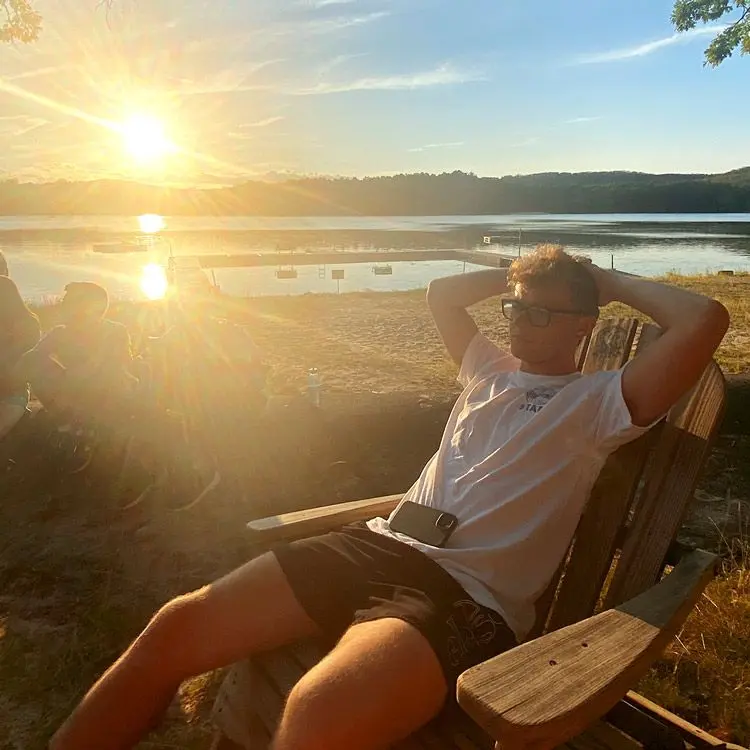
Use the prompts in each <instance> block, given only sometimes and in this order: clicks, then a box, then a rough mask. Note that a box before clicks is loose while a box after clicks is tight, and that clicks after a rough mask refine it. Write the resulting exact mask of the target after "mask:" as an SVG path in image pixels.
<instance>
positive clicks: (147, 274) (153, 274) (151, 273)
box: [141, 263, 169, 300]
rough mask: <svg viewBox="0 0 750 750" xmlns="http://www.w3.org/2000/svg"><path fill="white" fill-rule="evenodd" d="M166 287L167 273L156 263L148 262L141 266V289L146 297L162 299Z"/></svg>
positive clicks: (167, 284) (167, 285)
mask: <svg viewBox="0 0 750 750" xmlns="http://www.w3.org/2000/svg"><path fill="white" fill-rule="evenodd" d="M168 287H169V283H168V282H167V274H166V272H165V271H164V269H163V268H162V267H161V266H160V265H159V264H158V263H149V264H148V265H146V266H144V267H143V272H142V274H141V291H142V292H143V293H144V294H145V295H146V297H147V298H148V299H152V300H155V299H163V298H164V296H165V295H166V293H167V289H168Z"/></svg>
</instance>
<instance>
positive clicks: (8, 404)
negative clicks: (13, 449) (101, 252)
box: [0, 275, 39, 439]
mask: <svg viewBox="0 0 750 750" xmlns="http://www.w3.org/2000/svg"><path fill="white" fill-rule="evenodd" d="M38 341H39V320H38V319H37V317H36V315H34V313H33V312H31V310H29V308H28V307H26V305H25V304H24V301H23V299H21V295H20V293H19V291H18V287H17V286H16V285H15V284H14V283H13V281H11V280H10V279H9V278H8V277H7V276H5V275H0V439H2V438H4V437H5V436H6V435H7V434H8V433H9V432H10V431H11V430H12V429H13V427H15V425H16V424H17V423H18V421H19V420H20V419H21V417H22V416H23V415H24V413H25V412H26V406H27V405H28V403H29V386H28V384H27V383H26V380H25V378H24V377H23V375H22V374H20V373H19V371H18V364H19V362H20V360H21V357H22V356H23V355H24V353H25V352H27V351H29V349H32V348H33V347H34V346H35V345H36V344H37V342H38Z"/></svg>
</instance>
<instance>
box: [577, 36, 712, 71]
mask: <svg viewBox="0 0 750 750" xmlns="http://www.w3.org/2000/svg"><path fill="white" fill-rule="evenodd" d="M725 28H726V26H702V27H700V28H697V29H691V30H690V31H686V32H684V33H681V34H672V35H671V36H666V37H664V38H663V39H656V40H655V41H653V42H646V43H645V44H639V45H636V46H635V47H625V48H622V49H614V50H609V51H607V52H596V53H594V54H587V55H581V56H580V57H578V58H577V59H576V60H575V61H574V62H575V63H576V64H578V65H592V64H595V63H608V62H617V61H618V60H631V59H633V58H637V57H645V56H646V55H650V54H652V53H654V52H658V51H659V50H660V49H664V48H665V47H672V46H674V45H675V44H684V43H685V42H689V41H690V40H691V39H694V38H695V37H700V36H713V35H715V34H718V33H719V32H721V31H724V29H725Z"/></svg>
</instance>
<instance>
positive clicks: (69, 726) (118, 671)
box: [50, 554, 317, 750]
mask: <svg viewBox="0 0 750 750" xmlns="http://www.w3.org/2000/svg"><path fill="white" fill-rule="evenodd" d="M316 632H317V627H316V625H315V623H314V622H313V621H312V620H311V619H310V618H309V617H308V615H307V614H306V613H305V611H304V610H303V609H302V607H301V606H300V604H299V602H298V601H297V599H296V597H295V596H294V593H293V591H292V589H291V587H290V586H289V582H288V581H287V579H286V577H285V576H284V573H283V571H282V569H281V567H280V566H279V564H278V562H277V560H276V557H275V556H274V555H273V554H266V555H263V556H261V557H259V558H257V559H255V560H251V561H250V562H249V563H246V564H245V565H243V566H242V567H241V568H238V569H237V570H235V571H233V572H232V573H230V574H229V575H227V576H225V577H224V578H222V579H220V580H218V581H216V582H215V583H212V584H211V585H210V586H206V587H205V588H203V589H199V590H198V591H195V592H193V593H191V594H187V595H186V596H182V597H179V598H177V599H175V600H173V601H171V602H169V604H167V605H166V606H164V607H163V608H162V609H161V610H159V612H158V613H157V614H156V615H155V616H154V618H153V619H152V620H151V622H150V623H149V624H148V626H147V627H146V629H145V630H144V631H143V632H142V633H141V634H140V635H139V636H138V638H137V639H136V640H135V641H134V642H133V644H132V645H131V646H130V647H129V648H128V650H127V651H126V652H125V653H124V654H123V655H122V656H121V657H120V658H119V659H118V660H117V661H116V662H115V663H114V664H113V665H112V666H111V667H110V668H109V669H108V670H107V672H105V673H104V675H103V676H102V677H101V678H99V680H98V681H97V683H96V684H95V685H94V687H92V688H91V690H89V692H88V693H87V694H86V696H85V697H84V698H83V700H82V701H81V703H80V704H79V706H78V707H77V708H76V710H75V711H74V712H73V714H72V715H71V716H70V717H69V718H68V720H67V721H66V722H65V723H64V724H63V726H62V727H61V728H60V729H59V730H58V732H57V733H56V734H55V736H54V738H53V739H52V741H51V742H50V748H51V750H126V748H131V747H133V746H134V745H135V744H136V743H137V742H138V741H139V740H140V739H141V738H142V737H143V736H144V735H145V734H146V733H147V732H148V731H149V730H150V729H152V728H153V727H154V725H155V724H156V723H157V722H158V721H159V719H160V718H161V716H162V714H163V713H164V711H165V710H166V709H167V707H168V706H169V704H170V702H171V700H172V698H173V697H174V694H175V692H176V691H177V689H178V688H179V686H180V684H181V683H182V681H183V680H185V679H187V678H188V677H193V676H195V675H199V674H203V673H204V672H208V671H210V670H212V669H216V668H218V667H222V666H225V665H226V664H230V663H232V662H234V661H237V660H239V659H242V658H244V657H246V656H248V655H250V654H251V653H254V652H258V651H264V650H267V649H271V648H275V647H277V646H281V645H283V644H285V643H289V642H292V641H295V640H299V639H300V638H305V637H308V636H311V635H314V634H316Z"/></svg>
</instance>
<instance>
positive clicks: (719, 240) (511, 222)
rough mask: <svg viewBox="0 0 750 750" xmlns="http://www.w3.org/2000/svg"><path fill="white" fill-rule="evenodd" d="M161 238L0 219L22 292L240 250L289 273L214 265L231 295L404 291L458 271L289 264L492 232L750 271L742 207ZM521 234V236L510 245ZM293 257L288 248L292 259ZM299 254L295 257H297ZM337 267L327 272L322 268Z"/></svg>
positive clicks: (120, 228) (178, 227) (663, 265)
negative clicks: (121, 247)
mask: <svg viewBox="0 0 750 750" xmlns="http://www.w3.org/2000/svg"><path fill="white" fill-rule="evenodd" d="M165 223H166V229H165V230H164V232H163V233H162V234H163V236H164V239H163V240H162V241H160V242H159V243H158V244H156V245H154V246H153V247H152V248H150V249H147V248H143V251H142V252H137V253H128V254H122V255H106V254H102V253H98V252H94V249H93V248H94V246H95V245H97V244H99V243H105V244H106V243H111V242H119V241H133V240H134V239H135V238H136V235H137V233H138V222H137V220H136V217H122V216H20V217H15V216H9V217H0V248H2V250H3V252H4V253H5V255H6V257H7V259H8V264H9V266H10V271H11V275H12V276H13V278H14V279H15V280H16V282H17V283H18V285H19V287H20V288H21V291H22V293H23V294H24V296H25V297H26V298H27V299H31V300H35V301H39V300H44V299H46V298H50V297H54V296H55V295H57V294H59V293H60V292H61V290H62V288H63V287H64V285H65V284H66V283H67V282H69V281H72V280H75V279H79V280H84V279H85V280H91V281H98V282H100V283H103V284H105V285H106V286H107V288H108V289H109V290H110V293H111V294H112V295H113V296H115V297H121V298H139V297H142V296H143V292H142V290H141V278H142V273H143V267H144V266H145V265H147V264H148V263H164V262H165V259H166V257H167V255H168V252H169V248H170V247H171V250H172V252H174V254H175V255H198V254H200V255H210V254H225V253H232V254H234V253H242V252H272V251H279V250H280V251H283V252H286V253H289V256H288V257H289V263H288V264H286V265H293V266H294V267H295V268H296V270H297V278H296V279H285V280H282V279H278V278H276V271H277V269H276V268H273V267H266V268H254V269H250V268H217V269H216V270H215V272H214V273H215V277H216V281H217V282H218V283H219V285H220V286H221V288H222V290H223V291H225V292H227V293H229V294H233V295H270V294H302V293H306V292H335V291H336V290H337V288H340V290H341V292H350V291H361V290H377V291H389V290H407V289H416V288H420V287H424V286H426V284H427V283H428V282H429V281H430V280H431V279H432V278H436V277H438V276H443V275H447V274H451V273H461V272H462V271H463V270H467V271H468V270H474V269H473V268H472V266H471V265H470V264H466V266H464V264H463V263H460V262H454V261H429V260H428V261H421V262H398V263H392V264H391V267H392V274H391V275H375V274H374V272H373V267H372V265H371V264H346V265H341V266H335V265H334V266H326V267H318V266H303V265H299V263H298V261H299V255H298V254H299V253H304V251H306V250H316V249H326V250H330V249H336V250H340V251H357V250H365V249H367V250H372V249H378V248H379V249H384V250H399V249H400V250H407V249H421V250H430V249H451V248H455V249H471V248H474V247H481V248H482V249H488V248H487V246H485V245H483V244H482V238H483V236H484V235H492V236H493V241H494V244H493V245H492V249H493V250H495V251H498V252H503V253H505V254H509V255H516V254H517V253H518V251H519V245H520V249H521V251H522V252H524V251H528V250H530V249H532V248H533V247H534V246H535V245H536V244H537V243H538V242H544V241H550V242H560V243H562V244H564V245H565V246H566V247H567V248H568V249H570V250H572V251H576V252H583V253H586V254H587V255H589V256H590V257H591V258H592V259H593V260H594V262H595V263H597V264H599V265H602V266H606V267H609V266H610V264H611V263H612V262H613V260H614V265H615V267H617V268H619V269H621V270H623V271H629V272H631V273H638V274H642V275H649V276H653V275H659V274H662V273H666V272H669V271H680V272H683V273H705V272H715V271H717V270H719V269H733V270H750V214H637V215H634V214H623V215H616V214H611V215H548V214H531V215H518V216H429V217H294V218H288V217H173V218H171V217H165ZM519 234H520V243H519ZM295 255H297V256H298V257H297V258H296V259H295ZM295 260H297V263H295ZM338 269H343V270H344V279H343V280H341V281H340V282H338V285H337V282H336V281H335V280H334V279H333V278H332V273H331V272H332V271H333V270H338Z"/></svg>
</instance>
